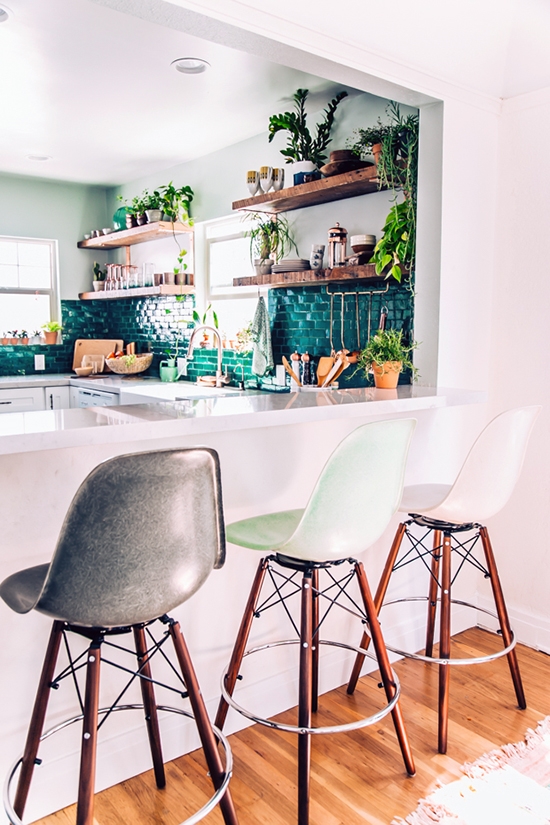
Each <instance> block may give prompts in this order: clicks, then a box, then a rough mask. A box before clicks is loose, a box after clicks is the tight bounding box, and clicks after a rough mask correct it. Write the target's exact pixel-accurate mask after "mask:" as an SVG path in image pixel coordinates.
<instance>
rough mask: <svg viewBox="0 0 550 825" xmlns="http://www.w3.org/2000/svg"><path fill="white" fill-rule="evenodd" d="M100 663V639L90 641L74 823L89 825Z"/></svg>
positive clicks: (90, 824) (91, 813)
mask: <svg viewBox="0 0 550 825" xmlns="http://www.w3.org/2000/svg"><path fill="white" fill-rule="evenodd" d="M100 665H101V642H96V641H94V642H92V644H91V645H90V647H89V648H88V664H87V666H86V693H85V695H84V721H83V724H82V747H81V751H80V778H79V781H78V802H77V806H76V825H93V822H94V790H95V767H96V749H97V711H98V707H99V671H100Z"/></svg>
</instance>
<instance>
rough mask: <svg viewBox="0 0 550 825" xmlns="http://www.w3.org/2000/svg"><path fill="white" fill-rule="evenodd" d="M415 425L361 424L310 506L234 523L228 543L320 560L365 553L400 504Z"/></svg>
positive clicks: (325, 471)
mask: <svg viewBox="0 0 550 825" xmlns="http://www.w3.org/2000/svg"><path fill="white" fill-rule="evenodd" d="M415 424H416V422H415V421H414V420H412V419H403V420H401V421H377V422H374V423H372V424H365V425H364V426H362V427H358V428H357V429H356V430H354V432H352V433H351V434H350V435H348V437H347V438H345V439H344V440H343V441H342V442H341V443H340V444H339V446H338V447H337V448H336V450H335V451H334V452H333V453H332V455H331V456H330V458H329V459H328V461H327V463H326V465H325V467H324V469H323V471H322V472H321V475H320V476H319V478H318V480H317V483H316V485H315V487H314V489H313V492H312V494H311V496H310V499H309V501H308V503H307V505H306V507H305V509H304V510H287V511H283V512H281V513H270V514H267V515H263V516H258V517H256V518H251V519H245V520H244V521H239V522H234V523H233V524H231V525H229V526H228V528H227V538H228V541H230V542H232V543H234V544H239V545H241V546H243V547H249V548H251V549H254V550H260V551H262V552H277V553H280V554H281V555H284V556H290V557H292V558H294V559H303V560H306V561H314V562H324V561H331V560H334V559H344V558H348V557H355V556H357V555H359V554H360V553H363V552H364V551H365V550H366V549H367V548H368V547H370V546H371V545H372V544H374V542H375V541H376V540H377V539H378V538H380V536H381V535H382V533H383V532H384V530H385V529H386V527H387V526H388V523H389V521H390V519H391V517H392V516H393V514H394V513H395V512H396V510H397V508H398V506H399V502H400V499H401V491H402V489H403V476H404V472H405V459H406V455H407V450H408V446H409V442H410V439H411V437H412V433H413V430H414V427H415Z"/></svg>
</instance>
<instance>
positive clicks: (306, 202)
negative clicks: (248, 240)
mask: <svg viewBox="0 0 550 825" xmlns="http://www.w3.org/2000/svg"><path fill="white" fill-rule="evenodd" d="M378 191H379V190H378V177H377V170H376V166H368V167H367V168H366V169H356V170H355V171H354V172H345V173H344V174H343V175H333V176H332V177H330V178H322V179H321V180H314V181H312V182H311V183H301V184H300V185H299V186H291V187H289V188H288V189H281V190H280V191H279V192H268V193H267V194H266V195H255V196H254V197H253V198H245V199H244V200H240V201H235V202H234V203H233V209H238V210H242V211H246V212H290V211H291V210H292V209H301V208H302V207H304V206H315V205H316V204H319V203H329V202H330V201H338V200H342V199H343V198H355V197H356V196H357V195H366V194H368V193H370V192H378Z"/></svg>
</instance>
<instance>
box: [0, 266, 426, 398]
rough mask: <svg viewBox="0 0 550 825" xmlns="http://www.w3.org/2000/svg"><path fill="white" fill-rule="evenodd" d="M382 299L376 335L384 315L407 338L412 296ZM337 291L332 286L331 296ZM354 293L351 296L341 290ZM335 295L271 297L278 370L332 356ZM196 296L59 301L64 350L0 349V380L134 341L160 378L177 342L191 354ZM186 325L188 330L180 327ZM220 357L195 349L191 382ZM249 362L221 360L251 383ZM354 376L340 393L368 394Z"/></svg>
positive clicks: (348, 336) (349, 330) (337, 326)
mask: <svg viewBox="0 0 550 825" xmlns="http://www.w3.org/2000/svg"><path fill="white" fill-rule="evenodd" d="M386 287H387V290H388V291H387V292H386V293H385V294H383V295H380V294H373V295H372V296H371V298H370V301H371V302H372V304H371V331H372V332H374V331H376V329H377V326H378V319H379V318H380V312H381V309H382V307H384V306H385V307H387V309H388V322H387V323H388V326H391V327H394V328H397V329H403V330H404V331H405V334H406V336H410V334H411V330H412V324H413V296H412V292H411V291H410V289H409V288H408V287H407V286H400V285H399V284H397V283H395V282H390V283H389V284H386V283H382V284H381V285H376V287H373V289H374V290H375V291H378V290H380V289H383V290H384V289H386ZM338 289H339V287H338V286H336V285H331V287H330V291H331V292H335V293H336V292H338ZM343 289H346V290H348V291H350V292H353V290H352V288H351V287H350V286H349V285H348V286H346V287H344V288H343ZM357 291H358V295H359V327H360V343H361V345H362V346H364V345H365V343H366V340H367V330H368V314H369V295H368V290H365V289H364V288H363V287H362V285H359V286H358V287H357ZM344 301H345V304H344V326H343V343H344V345H345V346H346V347H347V349H350V350H352V349H356V348H357V327H356V320H355V317H356V316H355V296H354V295H347V296H345V298H344ZM330 303H331V298H330V295H329V294H327V292H326V289H325V287H324V286H311V287H309V286H308V287H300V288H296V287H294V288H291V289H290V288H289V289H272V290H270V291H269V314H270V318H271V324H272V342H273V355H274V358H275V362H276V363H281V359H282V356H283V355H286V356H287V357H289V356H290V354H291V353H292V352H294V350H296V349H297V350H298V351H299V352H300V353H303V352H305V351H308V352H309V353H310V355H311V356H312V358H313V359H314V362H316V361H317V359H318V358H319V357H320V356H321V355H329V354H330ZM193 307H194V296H192V295H188V296H185V299H184V300H182V301H178V300H177V299H176V297H175V296H174V297H164V296H163V297H150V298H125V299H123V300H119V301H62V302H61V310H62V323H63V328H64V329H63V343H62V344H60V345H55V346H45V345H37V346H23V345H17V346H14V347H12V346H0V375H25V374H29V375H33V374H35V370H34V359H33V356H34V355H35V353H44V354H45V355H46V370H45V371H46V373H57V372H70V370H71V368H72V357H73V348H74V341H75V340H76V339H77V338H122V339H123V340H124V341H125V342H128V341H135V342H136V344H137V349H138V352H140V351H152V352H154V353H155V357H154V360H153V364H152V366H151V368H150V370H149V373H150V374H158V364H159V362H160V361H161V360H162V359H164V358H166V357H167V355H166V354H165V353H164V350H165V349H166V348H171V349H172V350H173V349H174V346H175V343H176V338H177V337H178V336H180V337H181V338H183V344H182V348H181V354H184V352H185V351H186V349H187V341H188V339H189V336H190V334H191V328H190V327H189V328H188V327H187V322H190V321H191V320H192V313H193ZM341 308H342V298H341V296H340V295H335V296H334V304H333V324H332V328H333V331H332V340H333V343H334V347H335V349H336V350H339V349H340V348H341V346H342V339H341ZM182 322H183V323H182ZM216 362H217V354H216V350H215V349H201V348H199V347H197V348H196V349H195V353H194V359H193V361H192V362H190V364H189V377H190V378H191V379H194V378H196V377H197V376H198V375H202V374H205V373H213V372H215V369H216ZM251 362H252V357H251V356H250V355H249V356H245V357H244V358H243V357H242V356H238V355H237V354H236V353H235V352H233V351H231V350H224V352H223V368H224V370H225V368H226V367H227V369H228V370H229V371H231V372H233V373H235V374H236V377H237V378H238V379H239V380H240V378H241V365H244V372H245V375H244V377H245V380H250V379H253V376H252V373H251ZM351 372H352V370H351V369H349V370H348V372H347V373H345V374H344V375H345V376H346V380H345V381H342V386H347V387H355V386H364V385H365V384H366V383H367V382H366V379H365V378H364V377H363V376H362V375H356V376H355V377H353V378H351V377H348V375H349V376H351ZM409 381H410V375H408V374H407V373H404V374H403V375H402V376H401V378H400V382H401V383H408V382H409Z"/></svg>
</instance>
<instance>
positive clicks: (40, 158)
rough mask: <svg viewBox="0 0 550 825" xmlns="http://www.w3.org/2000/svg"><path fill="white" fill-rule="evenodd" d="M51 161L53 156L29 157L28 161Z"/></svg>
mask: <svg viewBox="0 0 550 825" xmlns="http://www.w3.org/2000/svg"><path fill="white" fill-rule="evenodd" d="M51 159H52V158H51V155H27V160H38V161H44V160H51Z"/></svg>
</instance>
